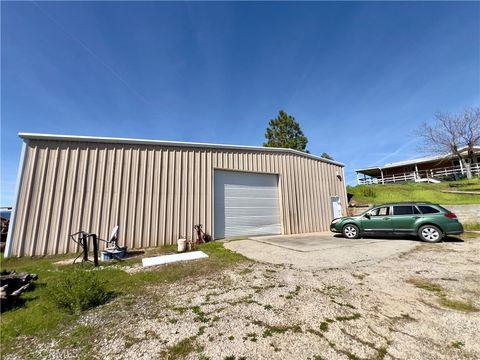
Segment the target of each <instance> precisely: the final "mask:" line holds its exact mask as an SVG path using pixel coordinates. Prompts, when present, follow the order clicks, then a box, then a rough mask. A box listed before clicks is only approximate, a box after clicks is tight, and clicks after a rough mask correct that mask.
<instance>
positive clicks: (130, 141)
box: [18, 132, 345, 167]
mask: <svg viewBox="0 0 480 360" xmlns="http://www.w3.org/2000/svg"><path fill="white" fill-rule="evenodd" d="M18 136H19V137H20V138H22V139H23V140H26V141H28V140H47V141H48V140H50V141H79V142H92V143H113V144H119V143H120V144H141V145H163V146H177V147H197V148H210V149H231V150H255V151H264V152H277V153H278V152H283V153H285V152H286V153H291V154H295V155H300V156H303V157H307V158H310V159H314V160H319V161H323V162H325V163H328V164H333V165H338V166H342V167H344V166H345V165H344V164H343V163H341V162H338V161H334V160H328V159H324V158H322V157H320V156H316V155H312V154H308V153H304V152H302V151H299V150H294V149H286V148H275V147H263V146H250V145H230V144H211V143H196V142H184V141H168V140H148V139H131V138H114V137H100V136H81V135H56V134H37V133H24V132H20V133H18Z"/></svg>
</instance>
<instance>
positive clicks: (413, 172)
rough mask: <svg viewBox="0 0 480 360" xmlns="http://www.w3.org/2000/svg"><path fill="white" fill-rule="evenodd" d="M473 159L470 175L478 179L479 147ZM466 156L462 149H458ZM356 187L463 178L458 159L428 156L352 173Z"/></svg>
mask: <svg viewBox="0 0 480 360" xmlns="http://www.w3.org/2000/svg"><path fill="white" fill-rule="evenodd" d="M474 151H475V153H474V160H473V163H472V164H471V171H472V174H473V175H476V176H480V147H475V148H474ZM460 152H461V154H462V156H464V157H465V158H466V157H467V150H466V147H464V148H462V149H460ZM355 172H356V173H357V183H358V184H359V185H369V184H387V183H397V182H407V181H415V182H424V181H431V182H437V181H441V180H456V179H459V178H462V177H463V176H465V174H466V171H465V169H464V167H463V166H462V163H461V162H460V161H459V159H458V158H457V157H456V156H454V155H452V154H447V155H440V156H430V157H424V158H419V159H413V160H406V161H400V162H396V163H390V164H386V165H384V166H379V167H368V168H364V169H357V170H355Z"/></svg>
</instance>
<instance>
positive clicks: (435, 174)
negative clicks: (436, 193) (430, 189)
mask: <svg viewBox="0 0 480 360" xmlns="http://www.w3.org/2000/svg"><path fill="white" fill-rule="evenodd" d="M471 171H472V175H477V176H480V164H478V163H477V164H472V166H471ZM465 174H466V170H465V168H462V167H461V166H450V167H441V168H435V169H430V170H419V171H413V172H409V173H398V174H393V175H389V176H384V177H383V178H382V177H365V178H363V179H360V178H359V179H358V184H359V185H371V184H389V183H399V182H408V181H414V182H420V181H428V180H429V179H433V180H442V179H443V178H445V177H447V176H451V175H465Z"/></svg>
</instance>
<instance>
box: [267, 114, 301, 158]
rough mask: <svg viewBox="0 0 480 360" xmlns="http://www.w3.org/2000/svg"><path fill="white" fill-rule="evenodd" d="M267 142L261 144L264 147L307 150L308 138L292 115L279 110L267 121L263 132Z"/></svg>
mask: <svg viewBox="0 0 480 360" xmlns="http://www.w3.org/2000/svg"><path fill="white" fill-rule="evenodd" d="M265 138H266V139H267V142H266V143H264V144H263V146H266V147H280V148H288V149H295V150H299V151H304V152H308V151H307V150H306V147H307V143H308V139H307V137H306V136H305V135H304V134H303V131H302V129H300V124H299V123H298V122H297V121H295V118H294V117H293V116H290V115H288V114H287V113H286V112H285V111H283V110H280V112H279V113H278V116H277V117H276V118H275V119H272V120H270V122H269V123H268V128H267V132H266V133H265Z"/></svg>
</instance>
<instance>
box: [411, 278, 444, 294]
mask: <svg viewBox="0 0 480 360" xmlns="http://www.w3.org/2000/svg"><path fill="white" fill-rule="evenodd" d="M407 282H408V283H410V284H412V285H413V286H415V287H417V288H419V289H423V290H427V291H430V292H433V293H437V294H439V293H442V292H443V288H442V287H441V286H440V285H437V284H435V283H433V282H431V281H429V280H426V279H420V278H410V279H408V280H407Z"/></svg>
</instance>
